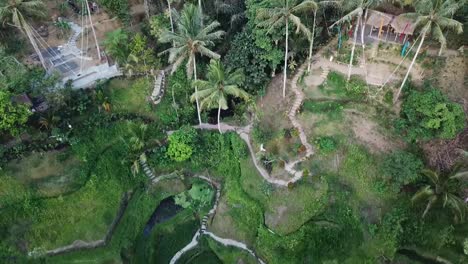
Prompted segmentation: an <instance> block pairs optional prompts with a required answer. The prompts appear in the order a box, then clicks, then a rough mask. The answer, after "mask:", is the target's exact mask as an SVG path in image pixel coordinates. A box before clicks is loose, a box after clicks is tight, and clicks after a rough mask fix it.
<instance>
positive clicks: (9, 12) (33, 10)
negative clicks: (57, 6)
mask: <svg viewBox="0 0 468 264" xmlns="http://www.w3.org/2000/svg"><path fill="white" fill-rule="evenodd" d="M43 17H46V6H45V4H44V3H43V2H42V1H41V0H14V1H2V2H1V6H0V21H1V22H2V24H3V25H5V24H8V25H11V26H14V27H16V28H18V29H19V30H21V32H23V33H24V34H26V36H27V37H28V39H29V42H30V43H31V45H32V46H33V48H34V51H35V52H36V54H37V56H38V57H39V60H40V61H41V64H42V66H43V67H44V69H46V70H47V67H46V64H45V61H44V58H43V57H42V53H41V51H40V50H39V47H38V46H37V43H36V40H35V38H34V35H33V30H32V28H31V26H30V25H29V24H28V23H27V20H28V19H33V18H43Z"/></svg>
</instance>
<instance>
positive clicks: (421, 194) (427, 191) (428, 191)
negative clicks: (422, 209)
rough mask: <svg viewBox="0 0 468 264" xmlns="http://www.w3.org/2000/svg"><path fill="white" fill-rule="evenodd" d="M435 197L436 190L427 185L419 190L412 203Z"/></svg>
mask: <svg viewBox="0 0 468 264" xmlns="http://www.w3.org/2000/svg"><path fill="white" fill-rule="evenodd" d="M433 195H434V190H432V188H431V186H430V185H426V186H424V187H422V188H421V189H419V191H417V192H416V193H415V194H414V195H413V197H411V202H412V203H416V202H418V201H421V200H423V199H427V198H428V197H431V196H433Z"/></svg>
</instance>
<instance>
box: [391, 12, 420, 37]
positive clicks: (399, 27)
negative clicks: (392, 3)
mask: <svg viewBox="0 0 468 264" xmlns="http://www.w3.org/2000/svg"><path fill="white" fill-rule="evenodd" d="M415 22H416V21H414V20H412V19H410V18H408V17H406V16H405V14H401V15H399V16H397V17H395V18H394V19H393V20H392V22H391V23H390V26H391V27H392V29H393V32H394V33H395V35H397V36H398V35H399V36H400V39H401V38H403V37H404V40H403V43H405V42H406V39H407V38H408V36H412V35H413V34H414V30H415V28H416V23H415ZM394 41H396V36H395V39H394Z"/></svg>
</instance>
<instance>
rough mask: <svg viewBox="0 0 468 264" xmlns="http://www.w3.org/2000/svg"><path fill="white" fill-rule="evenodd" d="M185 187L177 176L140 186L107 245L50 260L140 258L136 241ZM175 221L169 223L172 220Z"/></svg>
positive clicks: (111, 261) (100, 261) (105, 260)
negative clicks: (164, 204)
mask: <svg viewBox="0 0 468 264" xmlns="http://www.w3.org/2000/svg"><path fill="white" fill-rule="evenodd" d="M182 190H183V184H182V183H181V182H180V181H179V180H177V179H171V180H167V181H165V182H164V184H162V185H158V186H156V187H155V188H154V189H150V190H144V189H142V188H139V189H138V190H136V191H135V193H134V194H133V196H132V199H131V200H130V202H129V205H128V207H127V210H126V212H125V214H124V216H123V218H122V220H121V222H120V224H119V225H118V226H117V228H116V230H115V233H114V235H113V237H112V240H111V241H110V243H109V244H108V245H107V246H106V247H103V248H97V249H94V250H83V251H77V252H73V253H69V254H64V255H59V256H55V257H51V258H49V259H50V262H51V263H114V262H115V261H117V262H119V261H120V259H121V253H124V254H125V257H126V258H137V257H138V256H136V254H137V253H139V252H137V251H138V250H139V249H138V248H136V249H135V248H134V246H136V245H137V244H135V241H136V240H137V238H138V236H139V235H140V234H141V233H142V231H143V228H144V226H145V224H146V223H147V221H148V220H149V218H150V216H151V214H152V213H153V211H154V210H155V209H156V207H157V205H158V204H159V203H160V202H161V201H162V200H163V199H164V198H166V197H168V196H171V195H174V194H177V193H179V192H180V191H182ZM177 217H179V216H176V218H177ZM171 221H172V220H171ZM171 221H169V222H168V223H171ZM154 230H156V229H154ZM154 230H153V231H154ZM153 233H154V232H153Z"/></svg>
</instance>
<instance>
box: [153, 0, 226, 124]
mask: <svg viewBox="0 0 468 264" xmlns="http://www.w3.org/2000/svg"><path fill="white" fill-rule="evenodd" d="M173 17H174V20H175V21H176V31H175V32H172V31H169V30H166V31H164V32H163V33H162V34H161V37H160V39H159V41H160V42H162V43H172V47H171V48H169V49H167V50H166V51H164V52H163V53H162V54H165V53H169V63H172V73H174V72H175V71H176V70H177V69H178V68H179V66H180V65H181V64H182V63H183V62H184V61H187V64H186V70H187V76H188V77H190V76H192V75H193V78H194V79H195V80H196V79H197V61H196V55H197V54H201V55H203V56H207V57H209V58H212V59H219V58H220V55H219V54H217V53H216V52H214V51H212V50H210V49H209V48H210V47H212V46H213V45H214V41H216V40H218V39H220V38H221V36H222V35H223V34H224V31H222V30H216V29H217V28H218V27H219V23H218V22H217V21H214V22H211V23H209V24H208V25H206V26H205V24H204V23H203V15H202V13H201V11H200V9H199V8H197V7H195V6H194V5H191V4H189V5H186V6H185V7H184V9H183V10H182V13H181V14H179V13H178V12H175V11H174V14H173ZM196 92H197V87H196V86H195V93H196ZM195 99H196V100H195V101H196V103H197V112H198V121H199V123H200V124H201V123H202V120H201V116H200V103H199V101H198V97H197V96H196V98H195Z"/></svg>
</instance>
